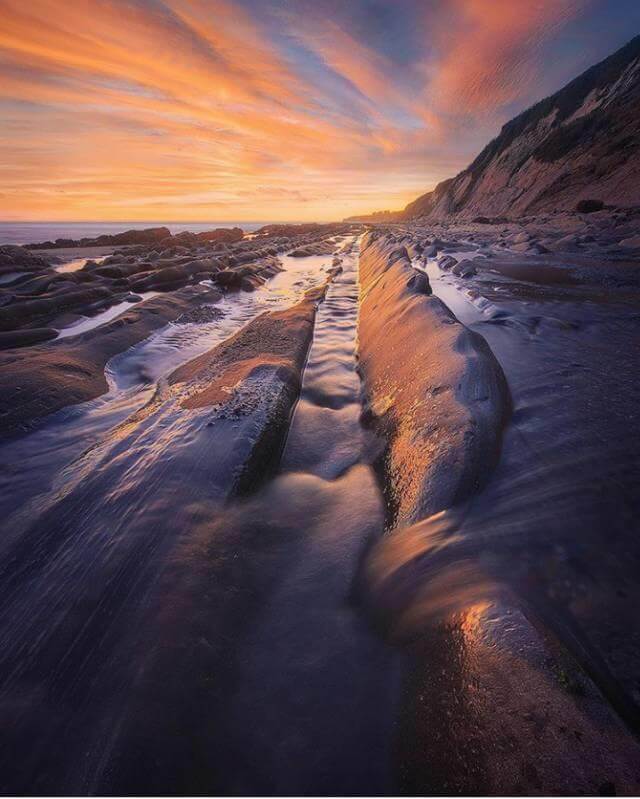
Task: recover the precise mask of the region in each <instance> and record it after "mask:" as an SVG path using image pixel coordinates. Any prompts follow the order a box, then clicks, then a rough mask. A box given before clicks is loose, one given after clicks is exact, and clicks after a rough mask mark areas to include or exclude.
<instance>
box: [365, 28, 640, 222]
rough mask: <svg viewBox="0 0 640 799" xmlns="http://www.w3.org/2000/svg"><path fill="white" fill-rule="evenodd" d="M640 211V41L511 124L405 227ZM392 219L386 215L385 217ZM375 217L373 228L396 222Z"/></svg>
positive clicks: (415, 208)
mask: <svg viewBox="0 0 640 799" xmlns="http://www.w3.org/2000/svg"><path fill="white" fill-rule="evenodd" d="M607 205H612V206H616V207H630V206H635V205H640V36H636V37H635V38H634V39H632V40H631V41H630V42H629V43H628V44H626V45H625V46H624V47H622V48H621V49H620V50H618V51H617V52H615V53H614V54H613V55H611V56H609V57H608V58H606V59H605V60H604V61H602V62H600V63H599V64H596V65H595V66H593V67H591V68H590V69H588V70H587V71H586V72H584V73H583V74H582V75H580V76H579V77H577V78H576V79H575V80H573V81H571V83H569V84H568V85H567V86H565V87H564V88H563V89H561V90H560V91H559V92H556V94H554V95H552V96H551V97H547V98H546V99H545V100H542V101H541V102H539V103H537V104H536V105H534V106H532V107H531V108H529V109H528V110H527V111H524V112H523V113H522V114H520V115H519V116H517V117H515V118H514V119H512V120H511V121H510V122H508V123H507V124H506V125H504V127H503V128H502V130H501V131H500V134H499V135H498V136H497V138H495V139H494V140H493V141H491V142H490V143H489V144H488V145H487V146H486V147H485V148H484V150H482V152H481V153H480V154H479V155H478V157H477V158H476V159H475V160H474V161H473V163H472V164H470V166H468V167H467V168H466V169H464V170H463V171H462V172H460V173H459V174H458V175H457V176H456V177H454V178H450V179H449V180H445V181H443V182H442V183H439V184H438V185H437V186H436V188H435V189H434V190H433V191H430V192H427V193H426V194H423V195H422V196H421V197H418V198H417V199H416V200H414V201H413V202H412V203H410V204H409V205H407V207H406V208H405V209H404V210H403V211H401V212H398V220H399V221H406V220H410V219H417V218H421V217H422V218H427V219H433V220H443V219H447V218H452V217H453V218H460V219H473V218H474V217H480V218H482V217H488V218H493V219H495V218H496V217H508V218H517V217H521V216H524V215H537V214H546V213H553V212H556V211H578V212H582V213H588V212H590V211H595V210H598V209H599V208H602V207H603V206H607ZM387 213H388V212H382V215H384V214H387ZM375 217H376V215H372V216H370V217H368V218H367V221H393V220H391V219H379V220H377V219H376V218H375Z"/></svg>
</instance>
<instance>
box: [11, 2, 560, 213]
mask: <svg viewBox="0 0 640 799" xmlns="http://www.w3.org/2000/svg"><path fill="white" fill-rule="evenodd" d="M271 2H272V0H265V3H264V6H263V7H265V8H266V7H269V4H270V3H271ZM273 2H277V0H273ZM318 2H319V3H320V0H318ZM514 6H516V8H515V9H514ZM398 7H399V8H400V6H398ZM289 8H290V7H289ZM301 8H302V4H301ZM309 8H312V7H309ZM336 8H337V9H338V11H339V8H340V7H339V6H336ZM554 9H557V10H558V11H557V13H554ZM572 9H574V10H575V3H570V2H562V0H558V2H553V3H552V2H550V0H544V2H542V0H539V1H538V2H537V3H531V4H527V5H523V4H520V3H518V4H515V3H507V2H504V1H503V0H496V1H495V2H491V3H489V2H481V1H480V0H456V2H455V3H452V4H451V6H449V11H448V12H447V13H448V15H449V17H450V16H451V15H453V16H454V17H455V19H456V20H457V22H456V26H455V36H454V35H452V34H448V35H447V36H445V34H444V33H443V32H442V31H441V30H440V29H439V28H438V24H437V23H438V18H437V16H436V17H435V18H431V17H430V18H429V19H428V20H427V19H426V18H425V19H416V25H417V26H420V30H421V31H424V36H425V50H424V53H422V52H419V53H418V55H417V56H416V57H415V58H414V59H413V60H407V59H404V60H400V61H398V59H396V58H394V53H393V52H390V51H388V49H386V50H385V48H381V47H380V46H379V41H376V40H375V39H374V38H372V37H371V36H369V35H368V32H367V30H359V31H355V30H349V29H348V28H347V26H346V25H341V24H340V23H339V20H337V19H333V18H330V17H328V16H327V14H326V13H323V8H322V7H321V3H320V5H316V11H315V12H313V13H312V12H309V13H303V12H302V11H301V12H300V13H297V14H293V13H291V11H290V10H289V12H288V13H284V11H283V6H278V9H277V11H278V14H277V15H276V16H275V18H276V19H277V24H275V23H274V21H273V19H271V20H268V19H267V18H266V17H265V16H264V15H263V16H261V15H260V14H257V13H255V8H254V13H249V12H248V11H247V10H246V9H245V8H244V7H243V5H242V3H241V2H240V0H235V1H232V0H164V2H163V1H162V0H126V1H125V0H64V2H60V0H28V2H25V0H0V74H1V75H2V77H1V78H0V105H1V108H0V113H1V114H2V120H3V121H2V124H1V126H0V151H1V152H2V156H0V171H1V173H2V175H1V177H2V186H3V188H2V193H1V196H0V215H2V216H4V218H9V217H11V218H23V219H34V218H47V219H55V218H66V219H74V218H75V219H97V218H104V219H151V218H153V217H156V218H159V219H162V218H165V219H166V218H168V217H170V218H172V219H203V218H205V219H207V218H208V219H212V220H214V219H219V220H224V219H234V218H235V219H238V218H245V219H256V218H263V219H296V218H307V219H314V218H315V219H329V218H340V217H341V216H344V215H347V214H350V213H357V212H362V211H365V210H368V209H371V208H377V207H398V206H400V205H403V204H405V203H406V202H407V201H409V200H410V199H412V198H413V197H414V196H415V195H416V194H417V193H420V192H422V191H424V190H427V189H428V188H430V187H431V186H433V185H434V184H435V183H436V182H437V181H438V180H440V179H442V178H444V177H446V176H448V175H449V174H451V173H452V172H455V171H456V170H457V169H459V168H460V167H461V166H463V165H464V163H465V162H466V161H467V160H468V157H469V156H470V155H471V154H472V153H473V149H475V147H476V146H477V142H475V141H474V142H472V147H471V146H467V149H466V150H465V149H464V148H458V149H456V147H455V146H453V144H452V138H453V137H452V136H451V135H450V132H449V130H448V128H447V125H449V124H450V123H449V121H448V119H447V116H448V115H450V114H451V112H452V111H455V110H457V109H460V107H462V108H463V109H465V110H467V111H474V112H475V111H479V110H481V109H483V108H486V107H495V106H496V105H499V104H501V103H504V102H506V101H508V100H511V99H513V98H514V97H515V96H516V94H517V92H518V91H519V88H520V87H521V85H522V83H523V81H524V79H525V77H526V76H527V75H528V74H530V61H531V55H532V53H533V54H535V51H536V47H537V42H538V41H539V40H540V39H541V38H544V37H548V36H549V35H551V33H552V32H553V31H554V30H555V28H556V27H557V26H558V25H559V24H561V23H562V22H563V21H564V20H566V19H567V18H568V17H569V15H570V14H571V13H572ZM334 10H335V9H334ZM398 13H401V10H400V11H399V12H398ZM428 29H429V30H431V31H432V36H433V40H434V41H435V43H436V44H437V49H438V51H439V52H444V55H443V56H441V57H440V58H436V59H435V61H434V59H433V58H432V57H431V56H432V53H431V51H430V49H429V48H428V47H427V46H426V45H427V43H428V40H427V38H426V37H427V31H428ZM428 56H429V57H428ZM518 76H520V77H518Z"/></svg>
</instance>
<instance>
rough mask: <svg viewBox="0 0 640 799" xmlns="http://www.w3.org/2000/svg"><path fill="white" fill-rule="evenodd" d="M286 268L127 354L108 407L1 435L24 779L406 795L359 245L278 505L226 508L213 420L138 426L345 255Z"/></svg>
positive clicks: (44, 786)
mask: <svg viewBox="0 0 640 799" xmlns="http://www.w3.org/2000/svg"><path fill="white" fill-rule="evenodd" d="M285 260H286V262H287V265H288V267H289V268H288V269H287V271H285V272H282V273H281V274H279V275H278V276H276V277H275V278H274V279H273V280H272V281H270V283H268V284H267V286H265V287H264V288H263V289H259V290H258V291H256V292H254V293H252V294H240V295H237V296H234V297H229V298H228V299H226V300H224V301H223V302H222V303H219V304H217V305H215V306H213V307H212V308H213V311H216V312H218V311H222V313H223V315H222V316H218V314H217V313H214V318H212V320H211V321H210V322H204V323H190V322H188V321H187V322H186V324H175V325H170V326H168V327H167V328H165V329H164V330H163V331H161V332H160V333H158V334H156V335H155V336H152V337H151V338H150V339H149V340H147V341H146V342H143V343H142V344H140V345H138V346H137V347H134V348H132V349H131V350H129V351H127V352H126V353H123V354H122V355H121V356H118V358H116V359H114V360H113V361H112V362H111V363H110V366H109V375H110V382H111V385H112V389H111V391H110V392H109V394H108V395H107V396H106V397H103V398H101V399H100V400H95V401H93V402H91V403H86V404H85V405H83V406H81V407H78V408H75V409H72V410H70V411H67V412H66V413H61V414H56V415H54V416H53V417H51V418H50V419H49V420H47V421H46V422H45V423H44V424H43V426H42V427H41V428H40V429H39V430H37V431H34V432H33V433H31V434H29V435H26V436H24V437H22V439H20V440H19V441H14V442H8V443H6V444H4V445H3V447H2V462H3V464H4V467H3V471H2V482H3V485H2V488H3V491H2V512H3V514H4V517H5V518H6V519H8V521H9V524H8V528H7V529H8V530H9V533H8V535H6V536H5V538H4V539H3V542H2V547H3V552H4V562H5V567H4V569H3V581H2V585H3V589H2V593H3V596H2V611H1V612H0V643H1V644H2V651H3V653H4V654H3V656H2V660H1V664H0V665H1V673H2V686H1V688H0V708H1V709H2V713H3V716H4V717H5V718H7V719H9V721H10V723H9V729H10V734H9V736H8V741H7V746H6V747H5V748H4V750H3V753H4V755H5V756H4V757H3V762H2V768H3V773H4V775H5V784H6V785H12V786H16V788H17V787H18V786H20V787H21V788H22V789H25V786H28V788H29V790H33V791H45V792H46V791H47V790H51V789H53V788H55V789H56V790H61V789H62V790H64V789H66V790H68V791H70V792H72V793H73V792H78V791H80V792H84V791H91V792H104V791H107V792H111V791H115V792H122V791H125V792H131V791H134V792H135V791H136V790H140V791H143V790H144V791H148V790H154V789H156V788H157V789H158V790H160V789H162V791H163V792H166V791H172V790H176V791H198V790H202V789H203V786H205V787H206V789H207V790H209V791H211V790H214V789H218V788H222V787H225V788H228V789H229V790H230V791H234V790H236V789H237V788H238V785H235V786H234V785H231V784H229V782H228V781H229V780H230V779H231V780H232V781H233V780H235V779H236V778H237V779H238V780H240V781H242V783H243V786H244V787H243V788H241V789H242V790H244V788H246V789H250V790H260V789H263V788H264V789H267V786H268V785H275V786H277V787H278V788H282V789H283V790H289V789H292V790H303V789H304V790H311V786H314V785H315V786H318V785H324V786H326V790H327V791H331V790H349V789H350V788H351V789H354V790H355V789H356V788H357V787H358V786H362V785H367V786H369V787H370V789H371V790H372V791H375V790H380V786H381V785H384V784H386V781H387V779H388V764H389V757H388V753H389V741H388V736H389V730H390V729H391V723H390V717H389V714H390V706H391V700H392V697H391V696H390V693H389V692H390V686H391V685H392V684H393V682H392V681H391V680H389V673H390V672H389V669H390V661H389V655H388V652H387V650H386V648H385V646H384V645H383V644H382V643H381V642H380V641H378V640H377V639H375V638H373V637H372V636H371V635H370V633H369V631H368V630H367V629H366V627H365V626H364V624H363V622H362V620H361V619H360V617H359V613H358V612H357V609H356V608H355V607H354V606H353V604H352V601H351V583H352V579H353V576H354V574H355V573H356V571H357V568H358V564H359V561H360V558H361V556H362V554H363V551H364V548H365V547H366V546H367V545H368V543H369V541H370V540H371V538H372V537H373V536H376V535H377V534H379V532H380V531H381V529H382V518H383V513H382V506H381V498H380V495H379V491H378V487H377V484H376V481H375V478H374V475H373V472H372V470H371V468H370V466H369V465H368V464H369V461H370V459H371V453H372V449H371V447H372V442H371V441H370V440H369V439H368V437H367V436H366V435H365V433H364V431H363V430H362V428H361V427H360V424H359V415H360V403H359V391H360V386H359V380H358V377H357V374H356V372H355V364H356V362H355V332H356V322H357V249H356V250H354V251H353V252H352V253H346V254H345V255H344V256H343V262H344V272H343V274H342V275H341V276H340V277H339V278H338V279H337V281H336V282H335V284H334V285H332V286H331V287H330V289H329V291H328V294H327V298H326V300H325V303H326V304H325V305H323V306H321V311H320V313H319V316H318V320H317V328H316V333H315V337H314V342H313V346H312V350H311V354H310V358H309V363H308V365H307V369H306V371H305V378H304V387H303V393H302V397H301V401H300V404H299V406H298V408H297V410H296V413H295V415H294V418H293V424H292V428H291V432H290V435H289V438H288V440H287V445H286V448H285V451H284V455H283V461H282V470H281V473H280V474H279V475H278V476H277V477H276V478H275V479H274V480H273V481H272V482H271V483H269V484H268V485H267V486H265V488H264V490H263V491H262V492H261V493H260V494H259V495H258V496H256V497H254V498H253V499H249V500H247V501H246V502H244V503H237V504H235V505H232V506H230V507H228V508H226V509H224V508H223V507H222V506H221V505H220V503H219V501H218V500H217V499H216V498H215V497H213V496H210V493H211V492H210V489H209V486H210V483H209V477H208V474H209V472H210V471H211V469H214V470H215V469H216V468H217V464H218V457H217V455H216V453H215V452H214V451H212V450H211V447H210V445H208V444H207V440H208V437H206V436H204V435H203V431H204V430H206V429H207V428H206V426H204V427H203V424H202V419H201V418H200V417H201V416H202V415H203V414H204V415H206V411H203V412H202V413H200V414H198V413H196V414H194V415H193V416H190V417H189V418H186V416H185V415H184V414H182V415H181V414H176V413H175V412H174V410H173V406H172V405H171V403H170V402H169V403H167V405H166V410H165V409H164V405H161V406H159V409H158V411H157V412H152V413H150V414H146V415H144V414H143V415H142V416H140V415H139V416H137V417H131V418H130V420H129V421H125V422H124V423H123V422H122V419H124V417H125V416H127V415H129V414H130V413H131V412H132V411H133V410H135V409H136V408H139V407H140V405H141V404H143V403H144V401H145V400H147V399H148V398H149V396H150V395H151V393H152V392H153V391H159V392H160V393H162V390H163V389H162V385H163V384H162V376H163V375H166V374H167V373H168V372H170V371H171V370H172V369H173V368H174V367H175V366H176V365H178V364H179V363H181V362H183V361H184V360H186V359H188V358H191V357H193V356H194V355H195V354H197V353H199V352H201V351H203V350H204V349H207V348H210V347H211V346H212V345H214V344H215V343H216V341H219V340H222V339H223V338H225V337H227V336H228V335H230V334H232V333H233V332H234V331H235V330H237V329H238V328H239V327H240V326H241V325H242V324H243V323H245V322H246V321H248V320H249V319H250V318H252V317H253V316H255V314H256V313H258V312H260V311H262V310H266V309H271V308H278V307H283V306H287V305H289V304H291V303H292V302H293V301H295V299H296V298H297V297H298V296H300V295H301V294H302V292H303V291H304V290H305V289H306V288H308V287H309V285H313V284H315V283H317V282H319V281H321V280H324V277H325V270H326V269H327V268H328V266H330V263H331V259H330V258H321V257H317V258H308V259H288V260H287V259H285ZM322 429H324V434H323V433H322V432H321V430H322ZM292 645H293V646H295V647H296V651H295V652H292V651H291V646H292ZM365 674H366V676H365V677H363V675H365ZM327 681H328V683H329V684H330V686H331V688H330V689H328V685H327ZM292 682H293V683H299V684H304V686H305V687H304V689H302V690H299V691H297V692H296V693H295V697H294V696H293V695H290V694H289V687H290V685H291V683H292ZM269 707H272V708H275V707H278V708H279V712H280V713H281V714H282V715H281V716H280V718H285V719H286V723H285V724H284V726H285V727H286V728H287V730H288V733H287V735H286V736H284V737H283V736H282V735H281V734H280V733H281V731H282V727H283V725H282V724H281V723H280V722H278V723H276V722H275V720H274V719H273V717H271V716H270V714H269ZM256 718H259V719H260V723H259V724H256ZM363 724H364V726H363ZM12 753H13V754H17V755H18V756H17V757H14V756H13V754H12ZM372 753H373V754H374V755H375V757H374V761H373V764H372V762H371V756H372ZM248 755H249V759H248V760H247V756H248ZM291 758H294V759H296V758H298V759H299V767H297V768H293V769H292V768H291V767H290V763H291ZM305 760H306V762H305ZM232 763H236V764H237V765H238V767H237V768H232V767H231V764H232ZM241 763H242V764H244V765H242V766H241Z"/></svg>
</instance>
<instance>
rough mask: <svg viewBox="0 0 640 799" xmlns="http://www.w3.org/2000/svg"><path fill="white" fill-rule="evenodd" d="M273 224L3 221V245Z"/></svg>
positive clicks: (0, 235) (249, 229) (247, 229)
mask: <svg viewBox="0 0 640 799" xmlns="http://www.w3.org/2000/svg"><path fill="white" fill-rule="evenodd" d="M269 224H274V223H273V222H272V221H269V220H268V221H260V222H255V221H254V222H216V221H212V222H126V221H125V222H0V246H2V245H5V244H13V245H25V244H34V243H35V242H40V241H55V240H56V239H82V238H94V237H98V236H101V235H105V234H106V235H111V234H115V233H122V232H123V231H125V230H144V229H146V228H150V227H167V228H169V230H170V231H171V233H172V234H176V233H180V232H182V231H189V232H191V233H201V232H204V231H206V230H212V229H214V228H233V227H240V228H242V229H243V230H244V231H245V233H251V232H252V231H254V230H257V229H258V228H260V227H263V226H264V225H269ZM278 224H280V223H278ZM282 224H285V223H282ZM286 224H298V223H297V222H291V223H286Z"/></svg>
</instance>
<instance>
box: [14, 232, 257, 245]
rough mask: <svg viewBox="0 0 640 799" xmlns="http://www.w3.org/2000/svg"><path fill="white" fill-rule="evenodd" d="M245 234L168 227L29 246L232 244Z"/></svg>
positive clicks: (59, 240)
mask: <svg viewBox="0 0 640 799" xmlns="http://www.w3.org/2000/svg"><path fill="white" fill-rule="evenodd" d="M243 236H244V232H243V231H242V229H241V228H239V227H234V228H216V229H215V230H205V231H203V232H202V233H191V232H190V231H184V232H182V233H176V235H175V236H172V235H171V231H170V230H169V228H167V227H150V228H145V229H144V230H125V231H123V232H122V233H114V234H112V235H110V234H104V235H102V236H96V237H95V238H82V239H56V240H55V241H41V242H38V243H36V244H27V245H26V247H27V248H28V249H30V250H53V249H60V248H68V247H110V246H112V245H116V246H126V245H133V244H159V243H163V244H169V243H171V242H173V243H175V244H181V243H183V242H185V241H221V242H225V243H230V242H232V241H240V240H241V239H242V238H243Z"/></svg>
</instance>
